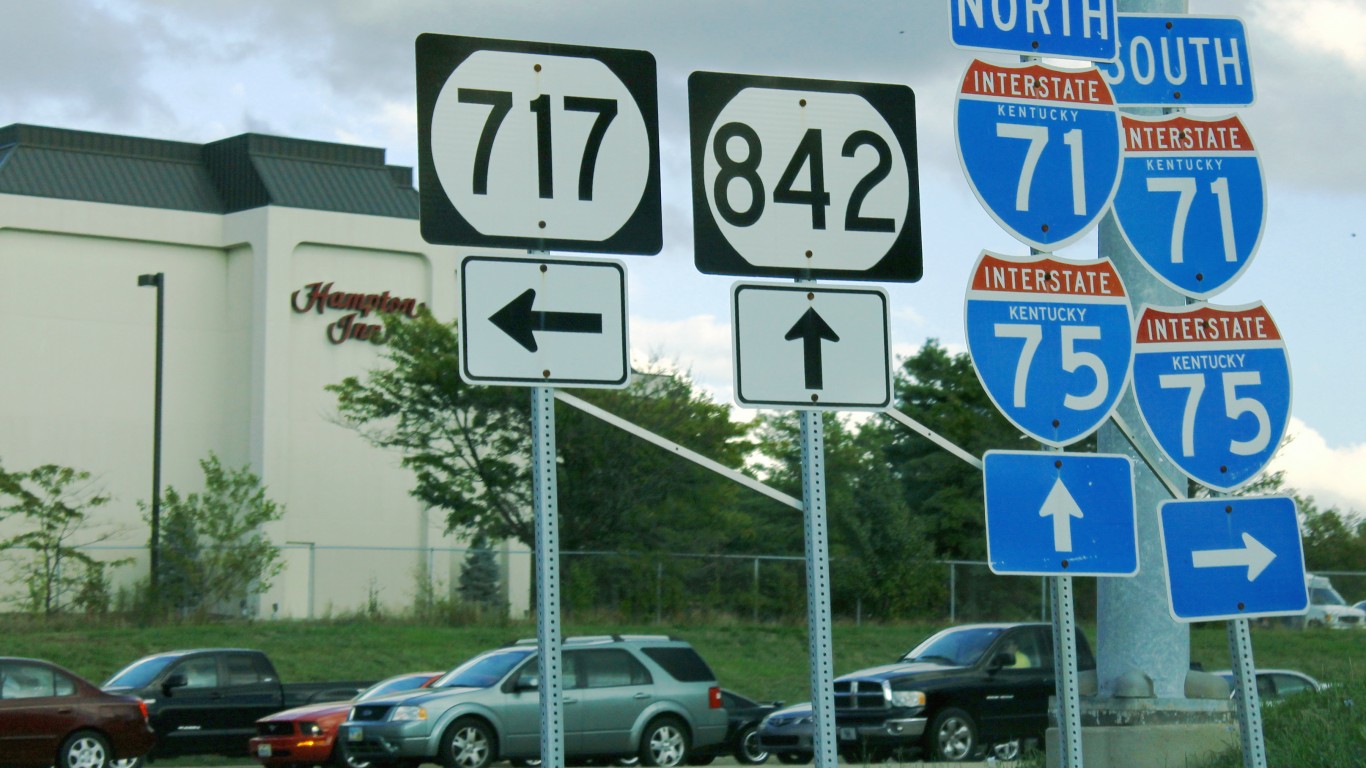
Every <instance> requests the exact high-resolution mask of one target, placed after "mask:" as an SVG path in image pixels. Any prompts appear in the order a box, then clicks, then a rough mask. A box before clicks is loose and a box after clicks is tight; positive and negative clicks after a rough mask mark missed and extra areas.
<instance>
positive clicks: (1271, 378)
mask: <svg viewBox="0 0 1366 768" xmlns="http://www.w3.org/2000/svg"><path fill="white" fill-rule="evenodd" d="M1134 399H1135V400H1137V402H1138V410H1139V413H1140V414H1142V416H1143V422H1144V424H1146V425H1147V427H1148V431H1149V432H1150V433H1152V436H1153V440H1155V441H1156V442H1157V445H1158V447H1159V448H1161V449H1162V452H1163V453H1165V454H1166V455H1167V458H1168V459H1170V460H1171V462H1172V463H1173V464H1175V465H1176V466H1177V468H1178V469H1180V470H1181V471H1182V472H1184V473H1185V474H1186V475H1187V476H1189V477H1190V478H1191V479H1192V480H1195V481H1197V482H1199V483H1203V484H1204V485H1206V486H1208V487H1210V488H1214V489H1216V490H1220V491H1231V490H1233V489H1235V488H1238V487H1240V486H1242V485H1244V484H1246V483H1247V482H1249V481H1251V480H1252V479H1253V478H1254V477H1256V475H1257V473H1259V472H1261V471H1262V469H1263V468H1264V467H1266V465H1267V462H1269V461H1271V456H1272V454H1273V453H1275V451H1276V449H1277V448H1278V447H1279V446H1280V444H1281V437H1282V436H1284V435H1285V427H1286V423H1287V422H1288V421H1289V419H1290V358H1289V355H1288V354H1287V353H1286V350H1285V342H1284V341H1283V340H1282V339H1281V334H1280V331H1279V330H1278V329H1277V328H1276V323H1275V321H1273V320H1272V319H1271V314H1270V313H1268V312H1267V311H1266V307H1264V306H1262V303H1261V302H1256V303H1254V304H1245V305H1242V306H1238V307H1215V306H1211V305H1209V304H1204V303H1199V304H1191V305H1189V306H1186V307H1179V308H1175V307H1168V308H1163V307H1153V306H1148V305H1144V306H1143V307H1142V309H1141V310H1140V312H1139V316H1138V328H1137V334H1136V337H1135V341H1134Z"/></svg>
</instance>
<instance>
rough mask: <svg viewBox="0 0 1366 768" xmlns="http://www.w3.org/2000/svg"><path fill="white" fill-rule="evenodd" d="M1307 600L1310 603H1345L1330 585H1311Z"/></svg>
mask: <svg viewBox="0 0 1366 768" xmlns="http://www.w3.org/2000/svg"><path fill="white" fill-rule="evenodd" d="M1309 602H1310V604H1312V605H1346V604H1347V601H1346V600H1343V599H1342V595H1339V594H1338V592H1337V590H1336V589H1333V588H1332V587H1313V588H1312V589H1310V590H1309Z"/></svg>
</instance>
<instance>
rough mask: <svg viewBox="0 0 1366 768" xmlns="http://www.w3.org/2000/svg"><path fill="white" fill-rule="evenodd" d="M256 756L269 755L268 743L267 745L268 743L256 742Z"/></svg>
mask: <svg viewBox="0 0 1366 768" xmlns="http://www.w3.org/2000/svg"><path fill="white" fill-rule="evenodd" d="M256 756H257V757H270V745H269V744H257V745H256Z"/></svg>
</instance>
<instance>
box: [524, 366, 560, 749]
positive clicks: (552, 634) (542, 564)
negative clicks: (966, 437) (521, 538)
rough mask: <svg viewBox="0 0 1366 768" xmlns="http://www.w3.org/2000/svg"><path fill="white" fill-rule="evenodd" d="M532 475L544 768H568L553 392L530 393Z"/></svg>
mask: <svg viewBox="0 0 1366 768" xmlns="http://www.w3.org/2000/svg"><path fill="white" fill-rule="evenodd" d="M531 473H532V485H533V486H534V491H535V500H534V504H535V507H534V509H535V513H536V645H537V648H538V649H539V651H540V656H539V662H538V663H539V669H540V675H541V765H542V766H543V767H544V768H563V766H564V718H563V712H562V708H563V707H562V704H561V702H560V677H561V667H560V563H559V560H560V527H559V519H558V514H559V510H558V505H557V503H556V498H557V493H556V489H555V390H554V389H553V388H551V387H533V388H532V390H531Z"/></svg>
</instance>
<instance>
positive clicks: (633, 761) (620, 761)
mask: <svg viewBox="0 0 1366 768" xmlns="http://www.w3.org/2000/svg"><path fill="white" fill-rule="evenodd" d="M612 765H620V766H623V768H631V766H633V765H640V758H639V757H618V758H616V759H614V760H612Z"/></svg>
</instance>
